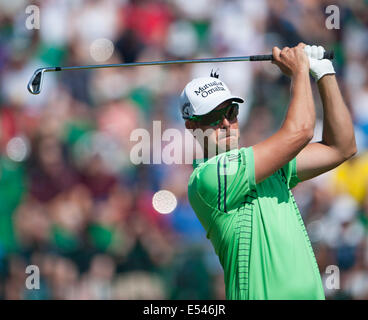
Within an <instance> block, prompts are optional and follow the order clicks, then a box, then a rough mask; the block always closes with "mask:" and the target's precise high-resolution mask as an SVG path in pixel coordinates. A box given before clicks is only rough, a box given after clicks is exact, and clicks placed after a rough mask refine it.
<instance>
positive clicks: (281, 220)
mask: <svg viewBox="0 0 368 320" xmlns="http://www.w3.org/2000/svg"><path fill="white" fill-rule="evenodd" d="M193 167H194V171H193V173H192V175H191V177H190V179H189V185H188V197H189V202H190V204H191V206H192V208H193V210H194V211H195V213H196V215H197V217H198V219H199V220H200V222H201V223H202V225H203V227H204V228H205V230H206V232H207V238H208V239H210V241H211V242H212V244H213V246H214V249H215V252H216V254H217V255H218V257H219V260H220V263H221V265H222V267H223V269H224V277H225V286H226V298H227V299H237V300H249V299H324V298H325V297H324V292H323V287H322V281H321V277H320V274H319V270H318V266H317V262H316V259H315V256H314V253H313V249H312V246H311V243H310V241H309V238H308V235H307V232H306V230H305V226H304V223H303V220H302V218H301V215H300V212H299V210H298V207H297V205H296V203H295V199H294V197H293V194H292V192H291V190H290V189H291V188H293V187H294V186H296V184H297V183H298V182H299V181H300V180H299V179H298V177H297V173H296V159H295V158H294V159H293V160H292V161H290V162H289V163H288V164H287V165H285V166H284V167H283V168H281V169H279V170H278V171H276V172H275V173H274V174H273V175H272V176H270V177H268V178H267V179H265V180H263V181H262V182H260V183H258V184H256V182H255V173H254V157H253V149H252V147H249V148H241V149H234V150H231V151H229V152H226V153H222V154H219V155H217V156H215V157H212V158H210V159H205V160H204V161H203V160H202V161H195V162H194V164H193Z"/></svg>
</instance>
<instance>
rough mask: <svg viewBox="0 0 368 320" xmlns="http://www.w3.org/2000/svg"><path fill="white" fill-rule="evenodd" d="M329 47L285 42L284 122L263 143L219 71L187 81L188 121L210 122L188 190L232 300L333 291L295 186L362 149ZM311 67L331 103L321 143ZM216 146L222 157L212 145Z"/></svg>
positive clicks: (281, 55) (276, 53) (202, 125)
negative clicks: (247, 141) (247, 139)
mask: <svg viewBox="0 0 368 320" xmlns="http://www.w3.org/2000/svg"><path fill="white" fill-rule="evenodd" d="M323 53H324V49H323V47H321V46H318V47H317V46H306V45H305V44H302V43H300V44H299V45H298V46H296V47H293V48H288V47H285V48H283V49H282V50H280V49H279V48H278V47H274V48H273V50H272V54H273V57H274V60H273V63H274V64H276V65H277V66H278V67H279V68H280V70H281V71H282V72H283V73H284V74H285V75H287V76H289V77H290V78H291V92H290V103H289V107H288V110H287V114H286V116H285V120H284V122H283V124H282V126H281V128H280V129H279V130H278V131H277V132H276V133H275V134H274V135H272V136H271V137H269V138H268V139H266V140H265V141H262V142H260V143H258V144H256V145H254V146H251V147H248V148H244V147H240V148H239V147H235V148H233V147H232V146H234V145H237V143H234V142H237V141H238V139H239V129H238V120H237V114H238V108H239V106H238V103H239V102H243V99H241V98H240V97H236V96H233V95H232V94H231V93H230V91H229V89H228V88H227V86H226V85H225V83H224V82H223V81H221V80H220V79H217V78H214V77H204V78H197V79H194V80H192V81H191V82H190V83H188V84H187V85H186V87H185V88H184V90H183V92H182V94H181V97H180V103H181V112H182V116H183V118H184V119H185V120H186V121H185V126H186V128H187V129H192V130H196V129H199V130H203V131H206V130H208V129H211V131H210V132H211V134H210V135H208V139H203V141H199V142H200V143H201V144H202V148H203V153H204V159H196V160H194V163H193V167H194V171H193V173H192V175H191V177H190V179H189V185H188V198H189V201H190V204H191V206H192V208H193V209H194V211H195V213H196V215H197V217H198V219H199V220H200V222H201V224H202V225H203V227H204V228H205V230H206V232H207V238H209V239H210V241H211V242H212V244H213V246H214V249H215V252H216V254H217V255H218V257H219V260H220V263H221V265H222V267H223V269H224V277H225V287H226V298H227V299H238V300H240V299H241V300H243V299H244V300H248V299H325V296H324V291H323V286H322V281H321V277H320V274H319V270H318V265H317V262H316V259H315V256H314V252H313V249H312V246H311V243H310V240H309V238H308V235H307V232H306V229H305V226H304V223H303V220H302V218H301V215H300V212H299V210H298V207H297V205H296V203H295V200H294V197H293V194H292V192H291V189H292V188H293V187H295V186H296V185H297V184H298V183H299V182H302V181H305V180H308V179H311V178H313V177H316V176H318V175H320V174H322V173H324V172H326V171H329V170H331V169H333V168H335V167H337V166H338V165H340V164H341V163H343V162H344V161H346V160H347V159H349V158H351V157H352V156H353V155H354V154H355V153H356V143H355V137H354V131H353V124H352V120H351V117H350V113H349V111H348V108H347V107H346V105H345V103H344V101H343V98H342V96H341V93H340V90H339V87H338V84H337V81H336V78H335V75H334V74H335V71H334V68H333V65H332V63H331V61H330V60H327V59H322V60H318V59H321V58H322V57H323ZM309 71H310V72H311V74H312V76H313V77H314V79H315V81H316V82H317V85H318V89H319V93H320V96H321V99H322V103H323V114H324V119H323V136H322V141H320V142H317V143H309V142H310V141H311V139H312V137H313V132H314V126H315V106H314V102H313V96H312V89H311V84H310V78H309ZM213 145H215V146H217V148H216V149H217V151H216V153H215V154H214V155H212V154H210V152H209V149H210V147H211V146H213Z"/></svg>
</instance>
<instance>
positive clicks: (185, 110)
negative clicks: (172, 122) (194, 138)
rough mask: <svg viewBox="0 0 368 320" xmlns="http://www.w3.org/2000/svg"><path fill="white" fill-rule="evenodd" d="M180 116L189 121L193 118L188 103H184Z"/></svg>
mask: <svg viewBox="0 0 368 320" xmlns="http://www.w3.org/2000/svg"><path fill="white" fill-rule="evenodd" d="M181 110H182V114H183V118H184V119H189V118H191V117H192V116H193V113H192V110H191V108H190V103H189V102H187V103H184V104H183V106H182V109H181Z"/></svg>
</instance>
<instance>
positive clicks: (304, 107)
mask: <svg viewBox="0 0 368 320" xmlns="http://www.w3.org/2000/svg"><path fill="white" fill-rule="evenodd" d="M315 119H316V115H315V107H314V101H313V95H312V89H311V84H310V79H309V74H308V73H299V74H297V75H295V76H294V77H293V78H292V85H291V100H290V105H289V109H288V112H287V115H286V118H285V122H284V126H286V127H288V128H292V130H297V131H298V130H307V131H311V134H312V136H313V130H314V125H315Z"/></svg>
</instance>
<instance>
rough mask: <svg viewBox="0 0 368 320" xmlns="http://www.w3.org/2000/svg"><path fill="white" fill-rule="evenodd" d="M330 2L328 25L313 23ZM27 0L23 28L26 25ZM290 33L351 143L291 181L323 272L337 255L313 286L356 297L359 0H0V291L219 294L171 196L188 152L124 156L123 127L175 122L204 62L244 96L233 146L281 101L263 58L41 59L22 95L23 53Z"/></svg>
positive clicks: (118, 54) (189, 214) (74, 55)
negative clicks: (326, 86) (40, 74)
mask: <svg viewBox="0 0 368 320" xmlns="http://www.w3.org/2000/svg"><path fill="white" fill-rule="evenodd" d="M331 4H332V5H336V6H337V7H338V8H339V18H340V23H339V29H331V30H330V29H328V28H327V27H326V25H325V21H326V18H327V17H328V15H329V14H327V13H326V7H327V6H328V5H331ZM29 5H36V6H37V7H38V8H39V13H40V28H39V29H31V30H29V28H27V26H26V19H27V17H29V15H30V14H27V13H26V7H27V6H29ZM96 39H107V40H109V41H111V42H112V43H113V45H114V51H113V54H112V55H111V57H109V58H108V60H106V61H103V62H101V61H96V57H97V56H99V57H101V54H102V56H103V55H104V51H103V48H102V49H101V48H100V51H101V50H102V52H97V55H96V52H93V50H94V49H93V46H92V44H93V42H94V41H95V40H96ZM300 41H303V42H305V43H307V44H319V45H323V46H325V48H326V49H333V50H334V51H335V53H336V59H335V60H334V66H335V70H336V72H337V78H338V81H339V84H340V88H341V90H342V93H343V96H344V98H345V100H346V102H347V104H348V106H349V108H350V110H351V112H352V116H353V119H354V124H355V129H356V138H357V143H358V154H357V155H356V156H355V157H354V158H353V159H351V160H349V161H348V162H346V163H344V164H343V165H341V166H340V167H339V168H337V169H335V170H333V171H331V172H329V173H326V174H324V175H322V176H319V177H317V178H315V179H312V180H310V181H307V182H304V183H302V184H300V185H298V186H297V187H296V188H295V189H294V190H293V191H294V195H295V198H296V201H297V203H298V205H299V207H300V211H301V214H302V216H303V219H304V222H305V224H306V227H307V231H308V234H309V236H310V239H311V242H312V245H313V248H314V251H315V254H316V258H317V261H318V265H319V268H320V272H321V276H322V279H323V283H324V285H325V286H326V283H327V278H328V277H329V276H330V275H331V273H328V270H329V269H328V266H331V265H335V266H338V268H339V269H338V270H339V276H340V277H339V278H340V282H339V283H338V285H339V288H340V289H331V288H328V287H327V286H326V287H325V292H326V297H327V298H328V299H368V195H367V185H368V184H367V182H368V154H367V146H368V144H367V137H368V76H367V71H368V1H366V0H359V1H354V0H349V1H343V0H334V1H330V0H307V1H305V0H303V1H302V0H295V1H288V0H272V1H270V0H257V1H253V0H232V1H231V0H195V1H194V0H191V1H189V0H172V1H164V0H89V1H82V0H42V1H32V2H30V1H26V0H12V1H7V0H0V298H2V299H224V298H225V292H224V281H223V273H222V269H221V266H220V264H219V262H218V259H217V257H216V256H215V253H214V251H213V249H212V247H211V245H210V243H209V241H208V239H206V234H205V232H204V229H203V228H202V226H201V225H200V223H199V222H198V220H197V219H196V217H195V214H194V212H193V210H192V209H191V207H190V206H189V203H188V199H187V181H188V178H189V176H190V174H191V172H192V166H191V165H189V164H187V165H185V164H182V165H165V164H142V165H133V164H132V162H131V161H130V151H131V148H132V146H133V145H134V142H132V141H131V139H130V134H131V132H132V131H133V130H134V129H136V128H146V129H147V130H148V131H150V132H151V131H152V121H161V125H162V131H163V130H164V129H166V128H177V129H179V130H181V131H184V123H183V120H182V119H181V117H180V113H179V109H178V97H179V94H180V92H181V90H182V89H183V88H184V86H185V84H186V83H187V82H188V81H190V80H191V79H192V78H193V77H197V76H208V75H209V74H210V72H211V70H212V69H214V70H217V69H218V72H219V74H220V79H222V80H224V81H225V82H226V83H227V84H228V86H229V87H230V88H231V90H232V92H233V93H234V94H236V95H240V96H242V97H244V98H245V100H246V101H245V103H244V104H243V105H242V106H241V110H240V114H239V121H240V125H241V145H242V146H251V145H254V144H255V143H257V142H259V141H261V140H263V139H265V138H266V137H268V136H269V135H271V134H272V133H273V132H275V130H277V129H278V127H279V126H280V124H281V122H282V120H283V117H284V115H285V112H286V108H287V104H288V100H289V80H288V79H287V78H285V77H284V76H282V75H281V74H280V72H279V71H278V69H277V68H276V67H275V66H274V65H272V64H270V63H269V62H257V63H242V62H236V63H222V64H220V65H219V64H217V65H212V64H186V65H176V66H170V67H159V66H152V67H137V68H112V69H99V70H93V71H92V70H89V71H86V70H84V71H82V70H80V71H65V72H60V73H58V74H56V73H47V74H45V79H44V83H43V89H42V92H41V94H39V95H38V96H34V95H31V94H29V93H28V91H27V89H26V85H27V82H28V80H29V79H30V77H31V75H32V73H33V71H34V70H35V69H36V68H38V67H40V66H59V65H60V66H69V65H70V66H73V65H87V64H97V63H123V62H135V61H153V60H167V59H188V58H201V57H221V56H236V55H250V54H266V53H269V52H271V49H272V47H273V46H275V45H277V46H279V47H283V46H286V45H287V46H293V45H296V44H297V43H298V42H300ZM97 49H98V48H97ZM313 91H314V95H315V102H316V107H317V115H318V121H317V126H316V131H315V137H314V139H315V140H316V141H317V140H319V139H320V137H321V135H322V106H321V101H320V98H319V96H318V90H317V88H316V86H315V85H313ZM151 143H152V145H153V144H154V141H151ZM151 151H152V148H151ZM159 190H170V191H171V192H172V193H173V194H174V195H175V197H176V200H177V206H176V208H175V210H174V211H173V212H172V213H170V214H160V213H159V212H157V211H156V210H155V209H154V208H153V205H152V197H153V195H154V194H155V192H157V191H159ZM28 265H36V266H38V267H39V270H40V289H39V290H28V289H27V288H26V287H25V281H26V278H27V276H28V275H27V274H26V273H25V270H26V267H27V266H28Z"/></svg>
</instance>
